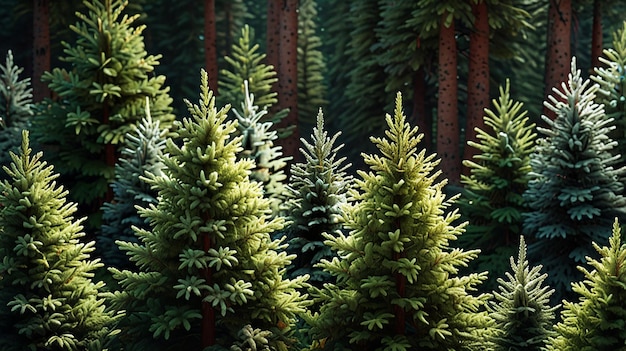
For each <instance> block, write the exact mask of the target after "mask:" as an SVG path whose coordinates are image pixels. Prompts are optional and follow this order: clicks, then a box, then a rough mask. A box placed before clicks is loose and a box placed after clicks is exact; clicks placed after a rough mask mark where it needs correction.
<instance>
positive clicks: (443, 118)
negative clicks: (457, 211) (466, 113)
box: [437, 12, 461, 185]
mask: <svg viewBox="0 0 626 351" xmlns="http://www.w3.org/2000/svg"><path fill="white" fill-rule="evenodd" d="M447 16H448V13H447V12H444V13H443V15H442V16H441V22H440V25H439V58H438V62H439V69H438V73H439V87H438V95H439V96H438V101H437V154H438V155H439V157H440V158H441V163H440V164H439V165H440V167H441V171H442V172H443V176H444V177H445V178H447V179H448V182H449V184H452V185H458V184H459V183H460V178H461V157H460V156H459V154H460V148H459V146H460V145H459V144H460V136H459V119H458V101H457V98H458V96H457V89H458V88H457V56H456V55H457V48H456V38H455V33H454V21H452V22H451V23H450V25H448V26H446V24H445V19H446V17H447Z"/></svg>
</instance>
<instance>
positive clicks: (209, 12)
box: [204, 0, 218, 95]
mask: <svg viewBox="0 0 626 351" xmlns="http://www.w3.org/2000/svg"><path fill="white" fill-rule="evenodd" d="M204 66H205V69H206V71H207V73H208V75H209V87H210V88H211V90H213V94H215V95H217V75H218V70H217V34H216V25H215V0H205V1H204Z"/></svg>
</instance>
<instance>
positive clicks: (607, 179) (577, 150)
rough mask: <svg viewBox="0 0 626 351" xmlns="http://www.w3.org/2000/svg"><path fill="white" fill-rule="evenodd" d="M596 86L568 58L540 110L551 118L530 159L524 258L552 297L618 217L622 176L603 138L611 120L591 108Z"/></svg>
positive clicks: (624, 207) (566, 286)
mask: <svg viewBox="0 0 626 351" xmlns="http://www.w3.org/2000/svg"><path fill="white" fill-rule="evenodd" d="M597 90H598V86H597V85H592V84H591V81H590V80H588V79H586V80H585V79H583V78H582V77H581V75H580V70H578V69H576V60H575V58H574V59H572V72H571V73H570V75H569V78H568V81H567V82H564V83H563V84H562V86H561V89H556V88H555V89H554V90H553V91H554V93H555V95H554V96H550V97H549V101H546V103H545V104H546V106H548V107H549V108H550V109H552V110H553V111H554V112H555V113H556V119H555V120H550V119H549V118H548V117H546V116H543V120H544V122H545V123H546V124H547V125H548V128H538V130H539V132H541V133H542V134H543V135H544V137H543V138H541V139H539V140H538V142H537V147H536V151H535V152H534V153H533V154H532V155H531V167H532V172H531V173H530V180H529V182H528V190H527V191H526V192H525V193H524V199H525V201H526V202H527V204H528V206H529V211H528V212H527V213H525V214H524V233H525V234H527V235H529V236H530V237H531V238H532V240H531V241H532V243H531V244H530V246H529V256H530V257H531V258H533V259H535V258H536V259H537V260H538V262H540V263H542V264H543V266H544V267H545V268H546V270H547V272H548V280H547V281H548V283H549V284H550V285H551V286H553V287H554V288H555V289H556V290H557V291H558V292H562V293H563V292H565V291H569V290H570V283H571V282H572V281H577V280H580V276H579V275H578V274H577V273H578V272H576V271H575V268H574V267H575V266H576V265H577V264H580V263H582V262H584V260H585V257H586V256H589V255H591V254H592V252H593V247H592V246H591V243H592V242H606V240H607V239H608V237H609V236H610V233H611V222H612V218H615V217H616V216H620V217H623V216H624V213H625V211H626V201H625V199H624V197H623V196H622V195H621V194H622V191H623V184H622V183H621V182H620V181H619V179H620V178H622V177H623V174H624V169H621V168H620V169H614V168H613V165H614V164H615V163H616V161H617V159H618V157H619V156H617V155H613V154H612V153H611V152H612V149H613V148H614V147H615V145H616V142H615V141H613V140H611V138H610V137H609V136H608V133H609V132H610V131H611V130H612V129H613V128H614V126H613V125H612V123H613V119H612V118H606V117H605V116H604V108H603V106H602V105H599V104H597V103H595V102H594V99H595V95H596V92H597Z"/></svg>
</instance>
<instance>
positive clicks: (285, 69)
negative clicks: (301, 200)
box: [277, 0, 300, 160]
mask: <svg viewBox="0 0 626 351" xmlns="http://www.w3.org/2000/svg"><path fill="white" fill-rule="evenodd" d="M278 54H279V55H278V56H279V60H280V61H279V64H278V106H277V107H278V109H279V110H282V109H286V108H287V109H289V114H288V115H287V116H286V117H285V118H283V119H282V120H281V121H280V122H279V123H278V126H277V127H278V128H279V129H280V128H287V127H295V128H293V132H292V133H291V134H289V135H288V136H287V137H284V138H280V139H278V142H277V143H278V144H279V145H281V146H282V147H283V154H284V155H285V156H291V157H293V159H294V160H298V159H300V157H299V156H298V155H299V147H300V135H299V131H298V0H283V1H282V4H281V8H280V46H279V50H278Z"/></svg>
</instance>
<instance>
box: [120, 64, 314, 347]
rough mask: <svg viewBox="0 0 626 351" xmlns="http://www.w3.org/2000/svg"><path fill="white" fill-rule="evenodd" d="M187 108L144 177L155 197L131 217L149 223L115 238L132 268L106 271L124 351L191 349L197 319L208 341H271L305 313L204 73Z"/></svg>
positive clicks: (278, 221)
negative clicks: (249, 332) (134, 238)
mask: <svg viewBox="0 0 626 351" xmlns="http://www.w3.org/2000/svg"><path fill="white" fill-rule="evenodd" d="M187 105H188V108H189V113H190V114H191V117H186V118H184V119H182V121H180V122H179V121H177V122H175V123H176V126H177V132H176V133H177V135H176V137H175V138H174V139H167V141H166V148H165V153H166V154H167V157H165V158H164V159H163V164H164V168H163V175H156V174H150V175H148V176H147V177H146V181H147V182H148V183H149V184H150V185H151V186H152V187H153V188H154V189H156V190H157V191H158V203H157V204H156V205H155V204H151V205H150V206H149V207H147V208H141V209H140V210H139V213H140V214H141V216H142V217H144V218H146V219H147V220H148V221H149V224H150V228H152V229H140V228H136V234H137V235H138V236H139V239H140V242H139V243H130V242H122V241H118V243H119V245H120V249H121V250H122V251H126V252H127V253H128V254H129V255H130V260H131V261H132V262H135V263H136V265H137V267H136V269H135V270H136V271H129V270H124V271H121V270H119V269H116V268H111V272H112V273H113V277H114V279H115V280H117V281H118V282H119V284H120V286H121V291H117V292H115V293H114V294H113V296H111V299H112V301H113V304H114V306H116V307H117V308H119V309H123V310H126V311H128V316H129V318H126V319H125V320H124V323H123V324H122V325H121V328H122V333H121V336H120V338H121V340H122V343H123V345H125V346H126V350H171V349H174V348H175V349H190V350H200V349H201V341H200V340H201V338H200V333H201V328H200V325H201V324H205V325H208V326H209V327H210V330H212V331H214V333H215V334H214V335H216V336H217V340H216V345H233V344H234V343H236V342H238V341H239V340H240V338H239V336H238V335H237V334H238V333H239V331H240V330H242V328H243V327H244V326H246V325H251V326H252V328H253V329H257V328H258V329H260V330H264V331H271V332H272V335H273V337H272V340H270V345H273V346H274V347H277V345H280V343H281V342H280V341H279V340H277V337H278V334H280V333H281V332H283V331H284V330H280V328H285V326H287V327H288V326H290V325H292V324H293V323H294V322H295V316H296V314H297V313H303V312H304V309H305V306H306V301H305V297H306V296H304V295H301V294H300V293H299V292H298V291H297V289H302V287H303V285H304V284H305V281H306V277H301V278H298V279H295V280H288V279H284V278H283V274H284V272H285V267H287V266H288V265H289V264H290V262H291V260H292V259H293V257H292V256H289V255H287V253H285V252H284V248H285V246H286V245H285V244H282V243H281V241H280V240H272V239H271V238H270V235H271V233H272V232H274V231H276V230H280V229H282V227H283V225H284V224H283V222H284V220H283V219H282V217H276V218H271V217H270V200H269V199H267V198H265V197H263V189H262V187H261V184H260V183H258V182H254V181H250V179H249V177H248V174H249V173H250V171H251V170H252V169H253V167H254V162H253V161H252V160H250V159H239V160H238V159H237V154H238V153H239V152H240V151H241V150H242V148H241V141H242V139H243V137H242V136H237V137H234V136H233V134H234V133H235V132H236V129H237V122H236V121H234V120H230V121H227V119H228V116H227V112H228V109H229V106H226V107H224V108H222V109H220V110H219V111H218V110H217V109H216V108H215V99H214V96H213V93H212V92H211V91H210V90H209V87H208V76H207V74H206V72H204V71H203V72H202V85H201V94H200V102H199V104H197V105H196V104H193V105H192V104H191V103H190V102H189V101H187ZM203 306H204V309H203V308H202V307H203ZM203 311H204V312H203ZM283 346H284V345H283Z"/></svg>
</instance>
